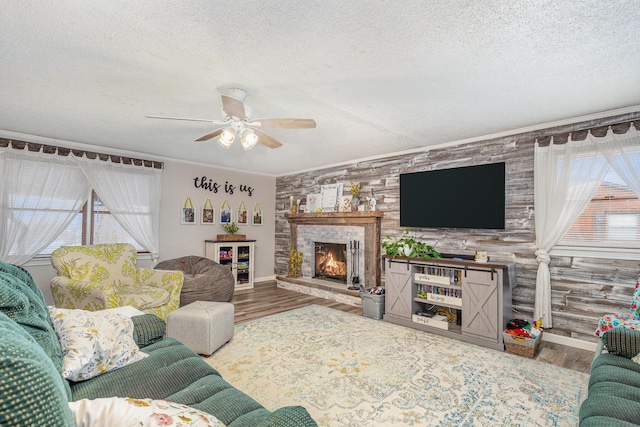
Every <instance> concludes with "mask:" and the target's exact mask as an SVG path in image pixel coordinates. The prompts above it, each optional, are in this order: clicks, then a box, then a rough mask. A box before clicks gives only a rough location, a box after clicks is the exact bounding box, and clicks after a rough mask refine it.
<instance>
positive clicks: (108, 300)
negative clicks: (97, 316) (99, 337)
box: [51, 243, 184, 320]
mask: <svg viewBox="0 0 640 427" xmlns="http://www.w3.org/2000/svg"><path fill="white" fill-rule="evenodd" d="M136 260H137V252H136V249H135V248H134V247H133V246H132V245H130V244H128V243H110V244H101V245H90V246H62V247H60V248H58V249H56V250H55V251H53V253H52V254H51V264H52V265H53V268H54V269H55V270H56V273H57V276H56V277H54V278H53V279H52V280H51V293H52V294H53V300H54V302H55V305H56V307H59V308H80V309H84V310H92V311H95V310H103V309H105V308H115V307H122V306H127V305H130V306H133V307H135V308H137V309H138V310H141V311H144V312H145V313H150V314H155V315H156V316H158V317H160V318H161V319H163V320H167V315H168V314H169V312H171V311H172V310H175V309H176V308H178V306H179V305H180V291H181V290H182V283H183V280H184V274H183V273H182V272H181V271H166V270H154V269H151V268H138V267H137V265H136Z"/></svg>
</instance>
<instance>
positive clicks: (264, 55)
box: [0, 0, 640, 175]
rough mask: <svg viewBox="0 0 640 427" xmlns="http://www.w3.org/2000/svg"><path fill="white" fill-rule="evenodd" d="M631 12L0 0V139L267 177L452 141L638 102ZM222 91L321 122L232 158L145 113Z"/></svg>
mask: <svg viewBox="0 0 640 427" xmlns="http://www.w3.org/2000/svg"><path fill="white" fill-rule="evenodd" d="M638 6H639V5H638V1H637V0H626V1H625V0H612V1H601V0H593V1H576V0H571V1H529V2H515V1H506V0H505V1H443V0H437V1H433V0H432V1H428V2H427V1H424V0H407V1H402V2H394V1H390V0H369V1H366V2H363V1H353V0H351V1H344V0H340V1H334V0H329V1H266V2H265V1H263V0H245V1H243V2H235V1H215V2H214V1H211V0H200V1H196V0H181V1H157V0H153V1H152V0H138V1H120V0H116V1H110V2H106V1H101V2H97V1H80V0H76V1H70V0H60V1H56V2H49V3H43V2H41V1H35V0H32V1H11V0H0V28H1V33H0V34H1V36H0V37H1V39H0V60H1V64H0V131H8V132H9V133H18V134H27V135H30V136H42V137H46V138H52V139H55V140H59V141H61V142H60V143H61V144H62V145H64V144H63V142H62V141H69V142H72V143H83V144H89V145H91V146H98V147H106V148H105V150H104V151H105V152H110V151H109V150H113V149H117V150H129V151H134V152H139V153H144V154H150V155H157V156H162V157H168V158H175V159H184V160H191V161H196V162H202V163H208V164H212V165H218V166H223V167H231V168H236V169H242V170H247V171H255V172H261V173H266V174H273V175H282V174H286V173H290V172H294V171H300V170H305V169H311V168H317V167H320V166H323V165H328V164H335V163H340V162H345V161H351V160H356V159H362V158H367V157H371V156H378V155H383V154H386V153H394V152H399V151H404V150H411V149H416V148H418V147H423V146H428V145H435V144H442V143H447V142H452V141H459V140H463V139H467V138H473V137H478V136H482V135H488V134H493V133H498V132H502V131H508V130H512V129H517V128H522V127H527V126H533V125H537V124H540V123H546V122H550V121H556V120H562V119H567V118H572V117H578V116H581V115H586V114H592V113H598V112H603V111H608V110H612V109H618V108H624V107H630V106H635V105H638V104H640V71H639V70H640V7H638ZM230 87H240V88H243V89H245V90H246V91H247V92H248V93H249V97H248V98H247V100H246V103H247V104H248V105H250V106H251V107H252V108H253V111H254V115H255V116H256V117H266V118H270V117H299V118H313V119H315V120H316V122H317V124H318V126H317V128H316V129H305V130H281V129H279V130H273V131H271V132H270V134H271V135H272V136H274V137H276V138H278V139H279V140H280V141H281V142H282V143H283V144H284V145H283V146H282V147H280V148H278V149H275V150H272V149H269V148H266V147H264V146H261V145H259V146H257V147H256V148H254V149H253V150H250V151H246V152H245V151H243V150H242V147H241V146H240V144H238V143H236V144H234V146H232V147H231V149H230V150H225V149H224V148H222V147H220V146H219V145H218V144H216V143H215V142H214V140H211V141H210V142H208V143H199V144H198V143H194V142H193V141H194V139H196V138H197V137H199V136H201V135H202V134H204V133H207V132H209V131H211V130H213V129H214V128H215V126H214V125H211V124H207V123H195V122H180V121H165V120H153V119H148V118H146V117H145V116H146V115H166V116H179V117H194V118H207V119H219V118H220V108H221V101H220V93H221V92H222V93H224V92H225V89H227V88H230ZM71 145H73V144H71ZM116 152H117V151H116Z"/></svg>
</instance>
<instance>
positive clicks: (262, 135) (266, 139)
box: [253, 129, 282, 148]
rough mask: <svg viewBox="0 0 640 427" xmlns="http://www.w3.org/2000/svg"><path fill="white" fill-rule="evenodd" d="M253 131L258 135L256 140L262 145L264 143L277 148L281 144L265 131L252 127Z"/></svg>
mask: <svg viewBox="0 0 640 427" xmlns="http://www.w3.org/2000/svg"><path fill="white" fill-rule="evenodd" d="M253 131H254V132H255V133H256V135H258V142H259V143H260V144H262V145H266V146H267V147H269V148H278V147H281V146H282V143H281V142H280V141H278V140H277V139H275V138H274V137H272V136H271V135H269V134H268V133H266V132H263V131H261V130H260V129H253Z"/></svg>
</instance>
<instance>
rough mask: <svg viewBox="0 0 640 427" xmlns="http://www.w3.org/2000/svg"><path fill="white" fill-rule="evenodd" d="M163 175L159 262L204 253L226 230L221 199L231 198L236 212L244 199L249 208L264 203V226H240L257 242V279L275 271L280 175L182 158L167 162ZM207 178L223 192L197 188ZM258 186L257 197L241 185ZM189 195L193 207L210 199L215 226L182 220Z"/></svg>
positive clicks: (198, 206)
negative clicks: (227, 186) (196, 180)
mask: <svg viewBox="0 0 640 427" xmlns="http://www.w3.org/2000/svg"><path fill="white" fill-rule="evenodd" d="M164 166H165V169H164V173H163V175H162V214H161V217H160V260H161V261H163V260H166V259H171V258H177V257H181V256H185V255H199V256H204V241H205V240H215V238H216V235H217V234H225V231H224V230H223V229H222V227H221V226H220V221H219V218H218V215H219V212H220V207H221V206H222V203H223V202H224V201H225V200H227V201H228V202H229V204H230V205H231V209H232V210H233V211H234V217H233V220H234V221H235V220H236V218H235V210H236V209H237V208H238V206H240V203H241V202H244V204H245V206H246V207H247V210H249V211H250V212H251V211H252V210H253V207H254V206H255V204H256V203H260V207H261V208H262V211H263V222H264V225H261V226H254V225H246V226H241V227H240V231H239V233H240V234H246V235H247V239H255V240H256V244H255V246H256V265H255V270H254V275H255V277H257V278H261V277H271V276H273V275H274V270H273V259H274V251H275V240H274V236H275V200H276V179H275V178H274V177H269V176H263V175H251V174H247V173H240V172H234V171H231V170H226V169H219V168H212V167H204V166H197V165H191V164H185V163H177V162H171V163H169V162H165V165H164ZM202 177H206V178H207V179H206V182H207V183H208V182H209V180H212V182H214V183H218V184H220V188H219V189H218V192H217V193H215V192H212V191H209V190H206V189H203V188H196V187H195V185H194V178H200V179H201V178H202ZM227 183H228V184H230V185H232V186H234V187H235V189H234V190H233V194H229V193H226V192H225V184H227ZM241 186H247V187H251V188H252V189H253V192H252V195H251V196H249V194H248V192H241V191H240V187H241ZM187 197H190V198H191V200H192V201H193V205H194V207H195V208H196V209H197V210H198V214H199V213H200V212H199V211H200V208H201V207H202V206H203V205H204V203H205V201H206V200H207V198H209V199H211V202H212V203H213V207H214V208H215V209H216V219H215V222H216V223H215V224H214V225H201V224H200V218H199V216H198V221H197V224H196V225H181V224H180V209H181V208H182V206H183V204H184V202H185V199H186V198H187Z"/></svg>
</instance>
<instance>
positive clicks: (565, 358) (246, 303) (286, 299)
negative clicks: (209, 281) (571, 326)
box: [231, 281, 593, 373]
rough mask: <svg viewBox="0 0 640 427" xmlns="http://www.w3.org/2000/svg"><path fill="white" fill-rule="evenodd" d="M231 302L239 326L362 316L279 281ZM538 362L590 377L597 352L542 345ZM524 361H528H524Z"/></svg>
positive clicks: (245, 292)
mask: <svg viewBox="0 0 640 427" xmlns="http://www.w3.org/2000/svg"><path fill="white" fill-rule="evenodd" d="M231 302H232V303H233V304H234V306H235V323H241V322H245V321H247V320H252V319H257V318H260V317H264V316H269V315H270V314H275V313H280V312H283V311H287V310H292V309H294V308H299V307H304V306H307V305H311V304H317V305H324V306H327V307H331V308H334V309H336V310H342V311H345V312H349V313H356V314H362V308H361V307H354V306H351V305H347V304H342V303H338V302H334V301H330V300H327V299H324V298H319V297H315V296H312V295H305V294H302V293H299V292H294V291H289V290H286V289H281V288H278V287H277V286H276V282H275V281H269V282H261V283H258V284H256V286H255V288H254V289H250V290H243V291H237V292H236V293H235V294H234V295H233V299H232V300H231ZM536 359H537V360H539V361H542V362H546V363H551V364H553V365H557V366H562V367H564V368H568V369H573V370H576V371H580V372H585V373H589V367H590V365H591V360H592V359H593V352H592V351H588V350H581V349H577V348H574V347H567V346H564V345H560V344H556V343H550V342H548V341H542V342H541V344H540V350H539V351H538V355H537V356H536ZM522 360H523V361H526V360H527V359H526V358H524V357H523V359H522Z"/></svg>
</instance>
